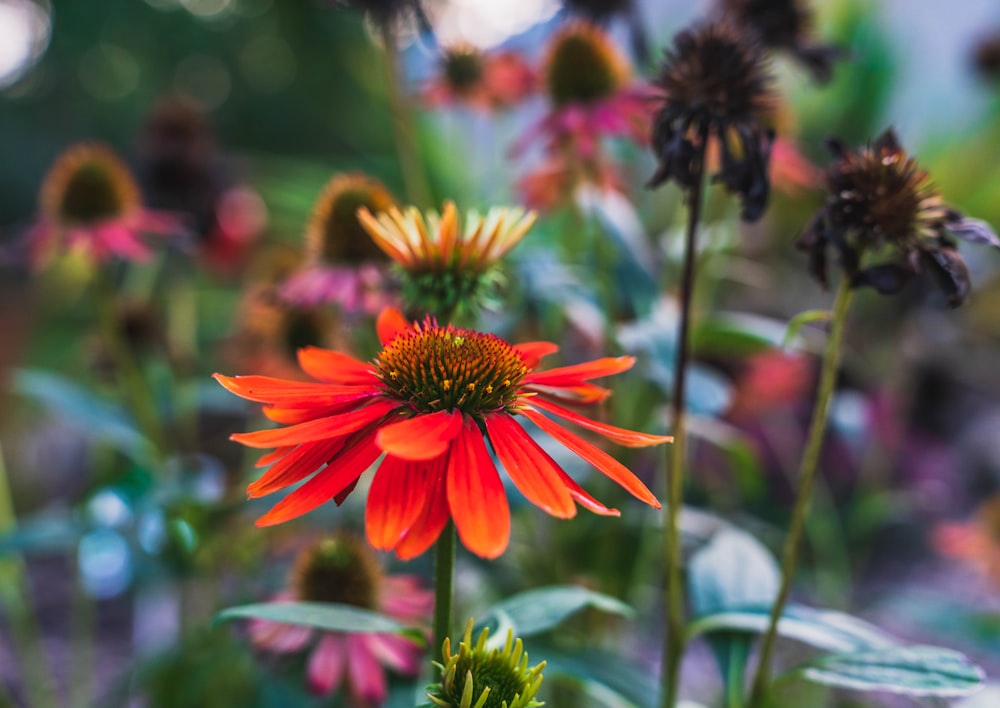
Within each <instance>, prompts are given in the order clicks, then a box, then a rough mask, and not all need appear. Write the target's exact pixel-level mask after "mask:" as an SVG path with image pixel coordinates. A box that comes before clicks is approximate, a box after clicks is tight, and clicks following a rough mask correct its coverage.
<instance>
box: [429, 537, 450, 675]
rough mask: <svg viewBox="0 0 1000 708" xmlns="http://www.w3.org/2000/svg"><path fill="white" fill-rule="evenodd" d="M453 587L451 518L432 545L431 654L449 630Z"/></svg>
mask: <svg viewBox="0 0 1000 708" xmlns="http://www.w3.org/2000/svg"><path fill="white" fill-rule="evenodd" d="M454 587H455V523H454V522H453V521H451V520H449V521H448V525H447V526H445V527H444V530H443V531H442V532H441V535H440V536H439V537H438V540H437V543H435V545H434V634H433V638H432V639H431V642H432V644H431V656H432V657H434V658H440V657H439V656H438V654H437V652H440V651H441V645H442V644H443V643H444V639H445V637H447V636H448V634H449V632H451V604H452V596H453V594H454Z"/></svg>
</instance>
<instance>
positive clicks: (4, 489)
mask: <svg viewBox="0 0 1000 708" xmlns="http://www.w3.org/2000/svg"><path fill="white" fill-rule="evenodd" d="M16 527H17V517H16V515H15V513H14V504H13V500H12V498H11V493H10V483H9V481H8V479H7V466H6V465H5V464H4V458H3V450H2V449H0V536H3V535H6V534H9V533H13V532H14V531H15V529H16ZM31 595H32V593H31V588H30V586H29V580H28V575H27V572H26V571H25V567H24V561H23V559H22V558H21V557H20V556H18V555H16V554H14V553H11V554H10V555H9V556H8V557H6V558H0V605H2V606H3V607H4V608H6V610H7V618H8V622H9V624H10V638H11V641H12V644H13V647H12V648H13V649H14V650H15V651H18V653H19V654H20V657H19V658H20V663H21V669H22V675H23V677H24V690H25V693H26V694H27V696H28V698H29V701H28V702H29V704H30V705H32V706H39V707H40V708H46V707H47V706H55V705H57V703H56V689H55V685H54V682H53V680H52V673H51V667H50V666H49V663H48V659H47V658H46V656H45V647H44V644H43V641H42V639H43V635H42V630H41V627H40V626H39V624H38V618H37V617H36V616H35V612H34V609H33V607H32V605H31V600H30V598H31ZM2 702H3V701H2V699H0V703H2Z"/></svg>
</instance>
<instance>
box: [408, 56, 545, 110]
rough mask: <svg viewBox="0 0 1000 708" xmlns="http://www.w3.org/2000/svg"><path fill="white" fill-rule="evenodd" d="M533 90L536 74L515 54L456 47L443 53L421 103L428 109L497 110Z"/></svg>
mask: <svg viewBox="0 0 1000 708" xmlns="http://www.w3.org/2000/svg"><path fill="white" fill-rule="evenodd" d="M537 88H538V76H537V74H536V73H535V71H534V70H533V69H532V68H531V67H530V66H528V64H527V63H526V62H525V61H524V58H523V57H522V56H521V55H520V54H518V53H517V52H511V51H501V52H491V53H484V52H482V51H480V50H479V49H477V48H476V47H474V46H472V45H470V44H457V45H453V46H451V47H448V48H446V49H445V50H444V53H443V55H442V57H441V61H440V71H439V74H438V76H436V77H435V78H434V79H433V80H432V81H430V82H429V83H428V84H427V86H426V88H425V89H424V92H423V100H424V102H425V103H427V104H428V105H429V106H441V105H449V104H464V105H466V106H469V107H471V108H478V109H481V110H498V109H504V108H510V107H512V106H514V105H516V104H517V103H520V102H521V101H523V100H524V99H525V98H526V97H527V96H528V95H530V94H532V93H534V92H535V91H536V90H537Z"/></svg>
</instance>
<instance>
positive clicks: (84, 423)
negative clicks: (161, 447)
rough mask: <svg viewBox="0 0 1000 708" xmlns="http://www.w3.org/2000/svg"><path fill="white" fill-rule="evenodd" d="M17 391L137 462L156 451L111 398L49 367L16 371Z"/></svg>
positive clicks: (15, 384) (14, 379) (13, 381)
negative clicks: (44, 369)
mask: <svg viewBox="0 0 1000 708" xmlns="http://www.w3.org/2000/svg"><path fill="white" fill-rule="evenodd" d="M11 383H12V385H11V388H12V390H13V391H15V392H17V393H19V394H21V395H22V396H27V397H28V398H33V399H35V400H36V401H38V402H39V403H40V404H42V405H43V406H45V407H46V408H49V409H51V410H53V411H55V412H57V413H58V414H59V415H61V416H63V417H64V418H66V419H67V420H69V421H71V422H73V423H75V424H76V425H78V426H79V427H80V429H81V430H82V431H83V432H84V433H86V435H87V436H88V437H90V438H91V439H93V440H98V441H101V442H105V443H108V444H109V445H112V446H114V447H115V449H117V450H119V451H120V452H122V453H124V454H125V455H127V456H129V457H130V458H132V459H133V460H135V461H136V462H144V461H146V460H147V459H148V457H149V453H150V452H151V451H152V447H151V446H150V443H149V441H148V440H147V439H146V438H145V437H143V435H142V434H141V433H139V431H138V430H137V429H136V427H135V426H134V425H133V424H132V421H131V420H129V418H128V417H127V416H126V415H125V414H124V413H123V412H122V411H121V409H119V408H118V407H116V406H114V405H112V404H111V403H109V402H108V401H105V400H103V399H101V398H100V397H98V396H97V394H95V393H94V392H92V391H89V390H87V389H85V388H83V387H82V386H79V385H77V384H75V383H73V382H72V381H70V380H68V379H65V378H63V377H61V376H57V375H55V374H51V373H48V372H45V371H35V370H32V369H18V370H15V371H14V375H13V377H12V382H11Z"/></svg>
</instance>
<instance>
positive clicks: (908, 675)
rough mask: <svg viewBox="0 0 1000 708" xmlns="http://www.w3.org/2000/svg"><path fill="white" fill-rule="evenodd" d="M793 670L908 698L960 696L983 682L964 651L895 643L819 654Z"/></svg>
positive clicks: (816, 678) (832, 683)
mask: <svg viewBox="0 0 1000 708" xmlns="http://www.w3.org/2000/svg"><path fill="white" fill-rule="evenodd" d="M796 672H797V673H799V672H800V673H801V674H802V676H803V677H805V678H806V679H808V680H810V681H814V682H816V683H821V684H825V685H828V686H838V687H840V688H850V689H854V690H859V691H890V692H892V693H905V694H908V695H911V696H964V695H967V694H969V693H972V692H973V691H976V690H978V689H979V688H980V687H981V686H982V683H983V671H982V669H980V668H979V667H978V666H976V665H974V664H972V663H970V662H969V660H968V659H966V658H965V656H964V655H963V654H961V653H959V652H957V651H953V650H951V649H943V648H941V647H931V646H911V647H901V646H896V647H886V648H883V649H873V650H868V651H859V652H851V653H847V654H833V655H828V656H822V657H819V658H817V659H814V660H812V661H810V662H808V663H807V664H805V665H803V666H800V667H799V668H798V669H797V670H796Z"/></svg>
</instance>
